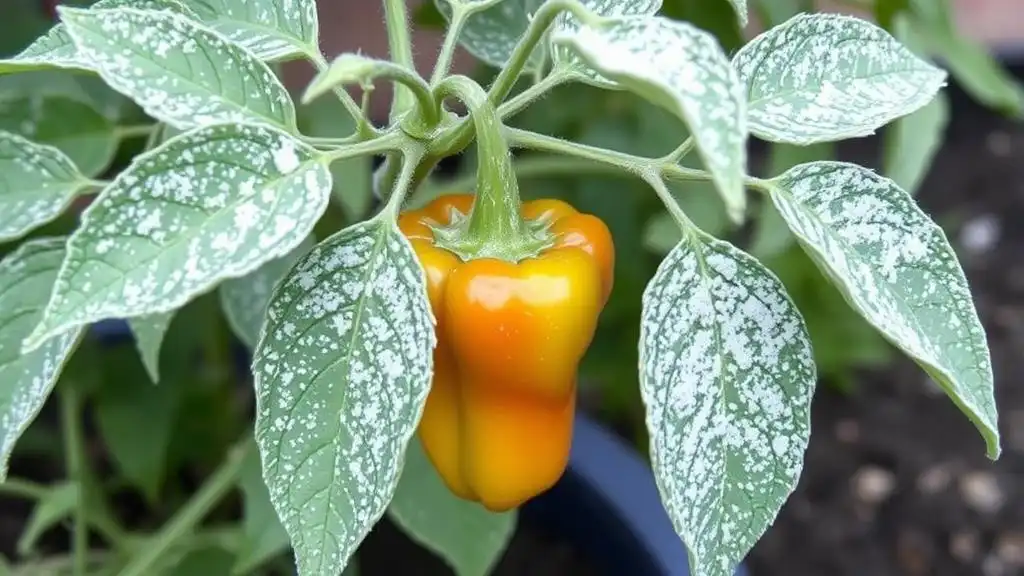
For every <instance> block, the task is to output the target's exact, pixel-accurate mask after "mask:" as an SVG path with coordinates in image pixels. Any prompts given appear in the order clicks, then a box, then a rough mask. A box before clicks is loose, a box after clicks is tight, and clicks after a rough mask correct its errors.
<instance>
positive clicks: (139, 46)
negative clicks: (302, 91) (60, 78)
mask: <svg viewBox="0 0 1024 576" xmlns="http://www.w3.org/2000/svg"><path fill="white" fill-rule="evenodd" d="M60 14H61V18H62V20H63V21H64V24H65V25H66V26H67V31H68V34H70V35H71V38H72V40H74V42H75V46H76V47H77V48H78V54H79V57H80V58H83V59H85V60H86V61H88V62H89V63H90V66H92V67H93V68H94V69H95V70H96V71H97V72H99V74H100V76H102V77H103V79H104V80H105V81H106V82H107V84H109V85H110V86H112V87H113V88H115V89H117V90H118V91H119V92H122V93H124V94H127V95H128V96H130V97H131V98H132V99H133V100H135V102H137V103H138V104H139V105H140V106H142V108H143V109H144V110H145V111H146V112H147V113H148V114H149V115H150V116H153V117H154V118H156V119H158V120H161V121H163V122H166V123H167V124H169V125H171V126H173V127H175V128H179V129H182V130H185V129H188V128H191V127H195V126H208V125H212V124H218V123H227V122H247V123H253V122H257V123H264V124H269V125H271V126H275V127H278V128H281V129H283V130H285V131H287V132H295V131H296V128H295V107H294V105H293V104H292V100H291V97H290V96H289V94H288V91H287V89H285V87H284V85H282V84H281V82H280V81H279V80H278V79H277V77H276V76H275V75H274V72H273V71H272V70H271V69H270V68H269V67H268V66H267V65H266V64H265V63H263V62H262V61H260V60H259V59H257V58H256V56H254V55H253V54H252V53H251V52H249V51H248V50H246V49H244V48H241V47H239V46H237V45H235V44H233V43H232V42H230V41H229V40H227V39H225V38H224V37H223V36H221V35H220V34H218V33H216V32H213V31H211V30H210V29H208V28H206V27H204V26H202V25H201V24H198V23H196V22H195V21H193V20H191V19H190V18H188V17H186V16H183V15H180V14H176V13H174V12H172V11H154V10H137V9H133V8H116V9H110V10H75V9H70V8H62V9H60ZM140 31H145V32H140Z"/></svg>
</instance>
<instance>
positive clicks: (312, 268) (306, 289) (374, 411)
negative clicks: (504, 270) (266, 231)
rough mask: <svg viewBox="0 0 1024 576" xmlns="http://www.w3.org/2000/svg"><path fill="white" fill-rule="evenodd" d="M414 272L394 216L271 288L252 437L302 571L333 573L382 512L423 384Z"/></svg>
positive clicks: (429, 362) (426, 353)
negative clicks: (272, 292)
mask: <svg viewBox="0 0 1024 576" xmlns="http://www.w3.org/2000/svg"><path fill="white" fill-rule="evenodd" d="M433 328H434V326H433V316H432V314H431V312H430V306H429V303H428V302H427V298H426V286H425V281H424V276H423V271H422V268H421V267H420V265H419V263H418V261H417V260H416V257H415V254H414V253H413V251H412V248H411V246H410V245H409V243H408V241H407V240H406V239H405V237H404V236H402V235H401V234H400V233H399V231H398V229H397V227H396V226H395V225H394V222H393V221H390V220H387V219H374V220H369V221H366V222H361V223H359V224H356V225H353V226H351V227H349V228H346V229H344V230H342V231H341V232H339V233H337V234H336V235H334V236H332V237H330V238H328V239H327V240H325V241H323V242H322V243H321V244H319V245H318V246H316V247H315V248H313V250H312V251H311V252H309V253H308V254H306V255H305V256H304V257H303V258H302V259H300V260H299V262H298V264H296V265H295V267H294V268H293V269H292V271H291V273H290V274H289V275H288V277H286V278H285V279H284V280H283V281H282V282H281V284H279V285H278V288H277V289H276V290H275V291H274V295H273V298H272V299H271V302H270V307H269V308H268V312H267V324H266V326H265V327H264V331H263V335H262V337H261V339H260V342H259V345H258V346H257V349H256V354H255V359H254V361H253V374H254V375H255V386H256V398H257V406H256V441H257V443H258V444H259V447H260V454H261V457H262V461H263V476H264V478H265V479H266V482H267V486H268V487H269V489H270V500H271V502H272V503H273V504H274V509H275V510H276V511H277V514H278V516H279V517H280V518H281V520H282V523H283V524H284V527H285V529H286V530H287V531H288V535H289V536H290V538H291V542H292V546H293V547H294V550H295V556H296V558H297V563H298V568H299V574H300V576H312V575H323V576H334V575H336V574H337V573H338V572H339V571H340V570H342V569H343V568H344V567H345V565H346V564H347V563H348V560H349V558H350V557H351V555H352V554H353V552H354V551H355V549H356V547H357V546H358V545H359V543H360V542H362V540H363V539H364V538H365V537H366V534H367V533H368V532H369V531H370V529H371V528H372V526H373V525H374V524H375V523H376V522H377V520H379V519H380V517H381V516H382V515H383V514H384V511H385V509H386V508H387V506H388V503H389V502H390V500H391V497H392V495H393V494H394V491H395V488H396V487H397V485H398V480H399V473H400V471H401V466H402V460H403V454H404V453H405V449H406V445H407V444H408V442H409V439H410V438H411V437H412V434H413V432H414V431H415V429H416V426H417V424H418V423H419V419H420V415H421V414H422V411H423V404H424V402H425V400H426V395H427V391H428V389H429V387H430V378H431V374H432V368H433V358H432V351H433V348H434V344H435V342H436V339H435V336H434V329H433Z"/></svg>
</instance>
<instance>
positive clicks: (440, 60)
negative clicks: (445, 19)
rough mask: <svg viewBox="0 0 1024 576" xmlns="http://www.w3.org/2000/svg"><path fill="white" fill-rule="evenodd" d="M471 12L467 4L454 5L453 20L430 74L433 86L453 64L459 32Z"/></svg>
mask: <svg viewBox="0 0 1024 576" xmlns="http://www.w3.org/2000/svg"><path fill="white" fill-rule="evenodd" d="M471 14H472V12H471V11H470V10H469V9H468V8H466V7H465V6H461V5H458V4H453V5H452V21H451V23H450V24H449V25H448V32H446V33H445V36H444V44H443V45H441V52H440V53H438V55H437V62H436V63H435V64H434V72H433V73H432V74H431V75H430V85H431V86H437V84H438V83H439V82H441V80H443V79H444V77H445V76H446V75H447V74H448V69H449V68H451V66H452V58H453V57H454V56H455V48H456V46H458V45H459V34H460V33H461V32H462V28H463V26H465V25H466V20H468V19H469V16H470V15H471Z"/></svg>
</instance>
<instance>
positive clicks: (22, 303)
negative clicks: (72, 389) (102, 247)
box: [0, 238, 82, 481]
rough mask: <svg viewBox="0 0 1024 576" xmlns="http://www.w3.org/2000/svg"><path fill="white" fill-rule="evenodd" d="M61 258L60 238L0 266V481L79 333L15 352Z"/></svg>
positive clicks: (25, 247) (24, 248) (25, 249)
mask: <svg viewBox="0 0 1024 576" xmlns="http://www.w3.org/2000/svg"><path fill="white" fill-rule="evenodd" d="M63 259H64V239H63V238H46V239H40V240H31V241H28V242H25V243H24V244H22V245H21V246H20V247H18V249H17V250H15V251H14V252H13V253H11V254H9V255H8V256H7V257H6V258H4V259H3V260H2V261H0V382H3V386H0V481H3V479H4V478H6V477H7V463H8V460H9V459H10V457H11V451H12V450H14V444H15V443H16V442H17V441H18V438H19V437H20V436H21V434H22V433H23V432H24V431H25V429H26V428H28V425H29V424H31V423H32V421H33V420H34V419H35V417H36V415H37V414H38V413H39V410H40V409H42V407H43V404H44V403H45V402H46V398H47V397H48V396H49V395H50V390H52V389H53V385H54V383H56V382H57V378H58V377H59V376H60V372H61V370H62V369H63V367H64V363H65V362H66V361H67V359H68V358H69V357H70V356H71V352H72V351H73V350H74V349H75V346H77V344H78V339H79V336H80V335H81V332H82V331H81V330H80V329H75V330H71V331H68V332H65V333H63V334H60V335H59V336H56V337H55V338H52V339H49V340H46V341H45V342H44V343H42V345H41V346H40V347H38V348H36V349H35V350H34V351H32V352H29V353H27V354H25V353H22V351H21V343H22V341H23V340H24V339H25V337H26V336H28V334H29V332H31V330H32V328H33V327H34V326H35V325H36V323H37V322H38V321H39V317H40V316H41V315H42V312H43V307H44V306H46V299H47V297H49V295H50V290H51V289H52V288H53V284H54V281H55V280H56V278H57V270H58V268H59V267H60V263H61V261H62V260H63Z"/></svg>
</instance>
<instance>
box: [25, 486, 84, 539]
mask: <svg viewBox="0 0 1024 576" xmlns="http://www.w3.org/2000/svg"><path fill="white" fill-rule="evenodd" d="M77 504H78V484H76V483H74V482H62V483H60V484H57V485H56V486H53V487H51V488H48V489H47V490H46V494H44V495H43V497H42V498H40V499H39V501H38V502H36V505H35V508H34V509H33V510H32V516H30V517H29V519H28V524H27V525H26V526H25V528H24V530H22V532H21V537H20V538H18V554H20V555H22V556H26V555H29V554H31V553H32V552H33V550H34V549H35V546H36V542H38V541H39V538H40V537H41V536H42V535H43V533H45V532H46V531H47V530H49V529H50V528H53V526H54V525H55V524H57V523H58V522H60V521H62V520H64V519H65V518H67V517H68V515H69V514H70V513H71V511H73V510H74V509H75V506H76V505H77Z"/></svg>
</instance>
